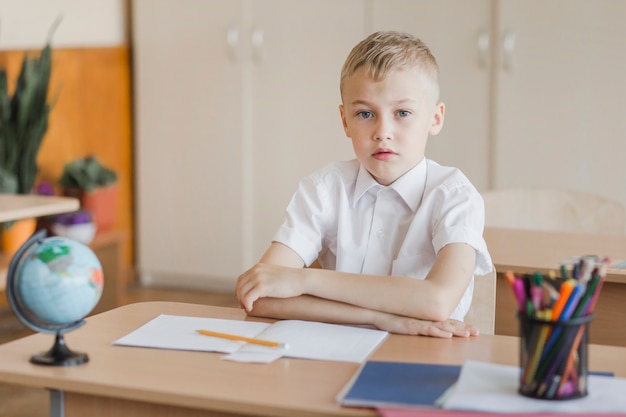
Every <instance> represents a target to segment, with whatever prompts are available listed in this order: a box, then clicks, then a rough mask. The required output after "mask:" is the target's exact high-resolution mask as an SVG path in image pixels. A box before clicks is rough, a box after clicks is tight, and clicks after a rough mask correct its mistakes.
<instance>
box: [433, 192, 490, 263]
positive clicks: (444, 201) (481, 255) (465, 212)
mask: <svg viewBox="0 0 626 417" xmlns="http://www.w3.org/2000/svg"><path fill="white" fill-rule="evenodd" d="M440 191H441V194H440V196H438V197H440V203H439V204H440V210H437V211H436V212H437V213H439V214H438V215H437V217H436V218H434V219H433V220H434V222H435V223H434V226H433V246H434V249H435V252H439V250H440V249H441V248H443V247H444V246H446V245H448V244H450V243H466V244H468V245H470V246H471V247H473V248H474V249H475V250H476V264H475V267H474V275H485V274H487V273H489V272H491V271H492V269H493V263H492V261H491V256H490V255H489V251H488V249H487V244H486V242H485V239H484V238H483V230H484V227H485V205H484V202H483V198H482V196H481V195H480V193H479V192H478V190H476V188H474V186H472V185H471V184H456V185H454V186H447V187H441V189H440Z"/></svg>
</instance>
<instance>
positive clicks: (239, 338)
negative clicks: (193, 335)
mask: <svg viewBox="0 0 626 417" xmlns="http://www.w3.org/2000/svg"><path fill="white" fill-rule="evenodd" d="M198 333H200V334H202V335H204V336H212V337H219V338H221V339H228V340H235V341H238V342H246V343H253V344H255V345H262V346H268V347H273V348H278V349H285V348H286V347H287V345H286V344H285V343H279V342H272V341H270V340H263V339H255V338H252V337H245V336H239V335H236V334H229V333H221V332H214V331H212V330H198Z"/></svg>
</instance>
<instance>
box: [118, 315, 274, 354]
mask: <svg viewBox="0 0 626 417" xmlns="http://www.w3.org/2000/svg"><path fill="white" fill-rule="evenodd" d="M269 325H270V324H269V323H260V322H254V321H242V320H225V319H211V318H206V317H185V316H172V315H167V314H161V315H160V316H158V317H156V318H155V319H152V320H150V321H149V322H148V323H146V324H144V325H143V326H141V327H139V328H138V329H137V330H135V331H133V332H131V333H129V334H127V335H126V336H124V337H121V338H120V339H118V340H116V341H115V342H113V344H114V345H124V346H138V347H150V348H159V349H176V350H199V351H203V352H223V353H231V352H235V351H237V350H239V349H240V348H241V347H242V346H243V345H244V344H245V343H244V342H239V341H232V340H227V339H220V338H216V337H208V336H203V335H201V334H199V333H198V330H200V329H208V330H213V331H216V332H223V333H230V334H236V335H239V336H245V337H255V336H256V335H257V334H259V333H260V332H261V331H263V329H265V328H266V327H268V326H269Z"/></svg>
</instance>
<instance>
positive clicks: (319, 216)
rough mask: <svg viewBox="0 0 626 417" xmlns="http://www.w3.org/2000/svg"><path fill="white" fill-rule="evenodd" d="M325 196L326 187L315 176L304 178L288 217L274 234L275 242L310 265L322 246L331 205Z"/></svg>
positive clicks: (291, 203) (299, 185) (292, 200)
mask: <svg viewBox="0 0 626 417" xmlns="http://www.w3.org/2000/svg"><path fill="white" fill-rule="evenodd" d="M325 199H326V197H325V193H324V192H323V187H320V184H319V182H318V181H315V176H313V175H310V176H308V177H306V178H304V179H303V180H301V181H300V183H299V184H298V188H297V190H296V192H295V193H294V195H293V196H292V198H291V201H290V202H289V205H288V206H287V210H286V215H285V220H284V222H283V224H282V225H281V226H280V227H279V228H278V231H277V232H276V234H275V235H274V239H273V240H274V241H275V242H280V243H282V244H283V245H286V246H287V247H289V248H290V249H291V250H293V251H294V252H296V253H297V254H298V255H299V256H300V257H301V258H302V260H303V261H304V263H305V265H307V266H308V265H310V264H311V263H313V261H315V259H317V257H318V255H319V253H320V251H321V249H322V241H323V229H324V227H323V225H324V223H325V221H324V220H325V218H326V217H327V213H326V211H325V207H328V205H327V204H325V201H324V200H325Z"/></svg>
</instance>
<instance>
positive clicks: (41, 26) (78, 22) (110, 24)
mask: <svg viewBox="0 0 626 417" xmlns="http://www.w3.org/2000/svg"><path fill="white" fill-rule="evenodd" d="M126 10H127V0H0V50H7V49H34V48H39V47H41V45H43V44H44V43H45V42H46V39H47V37H48V31H49V29H50V27H51V26H52V24H53V22H54V21H55V19H57V17H59V16H61V18H62V22H61V25H60V26H59V27H58V29H57V30H56V32H55V33H54V37H53V39H52V45H53V47H55V48H82V47H106V46H117V45H123V44H126V43H127V40H128V36H127V28H126V26H127V25H126V20H127V13H126Z"/></svg>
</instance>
